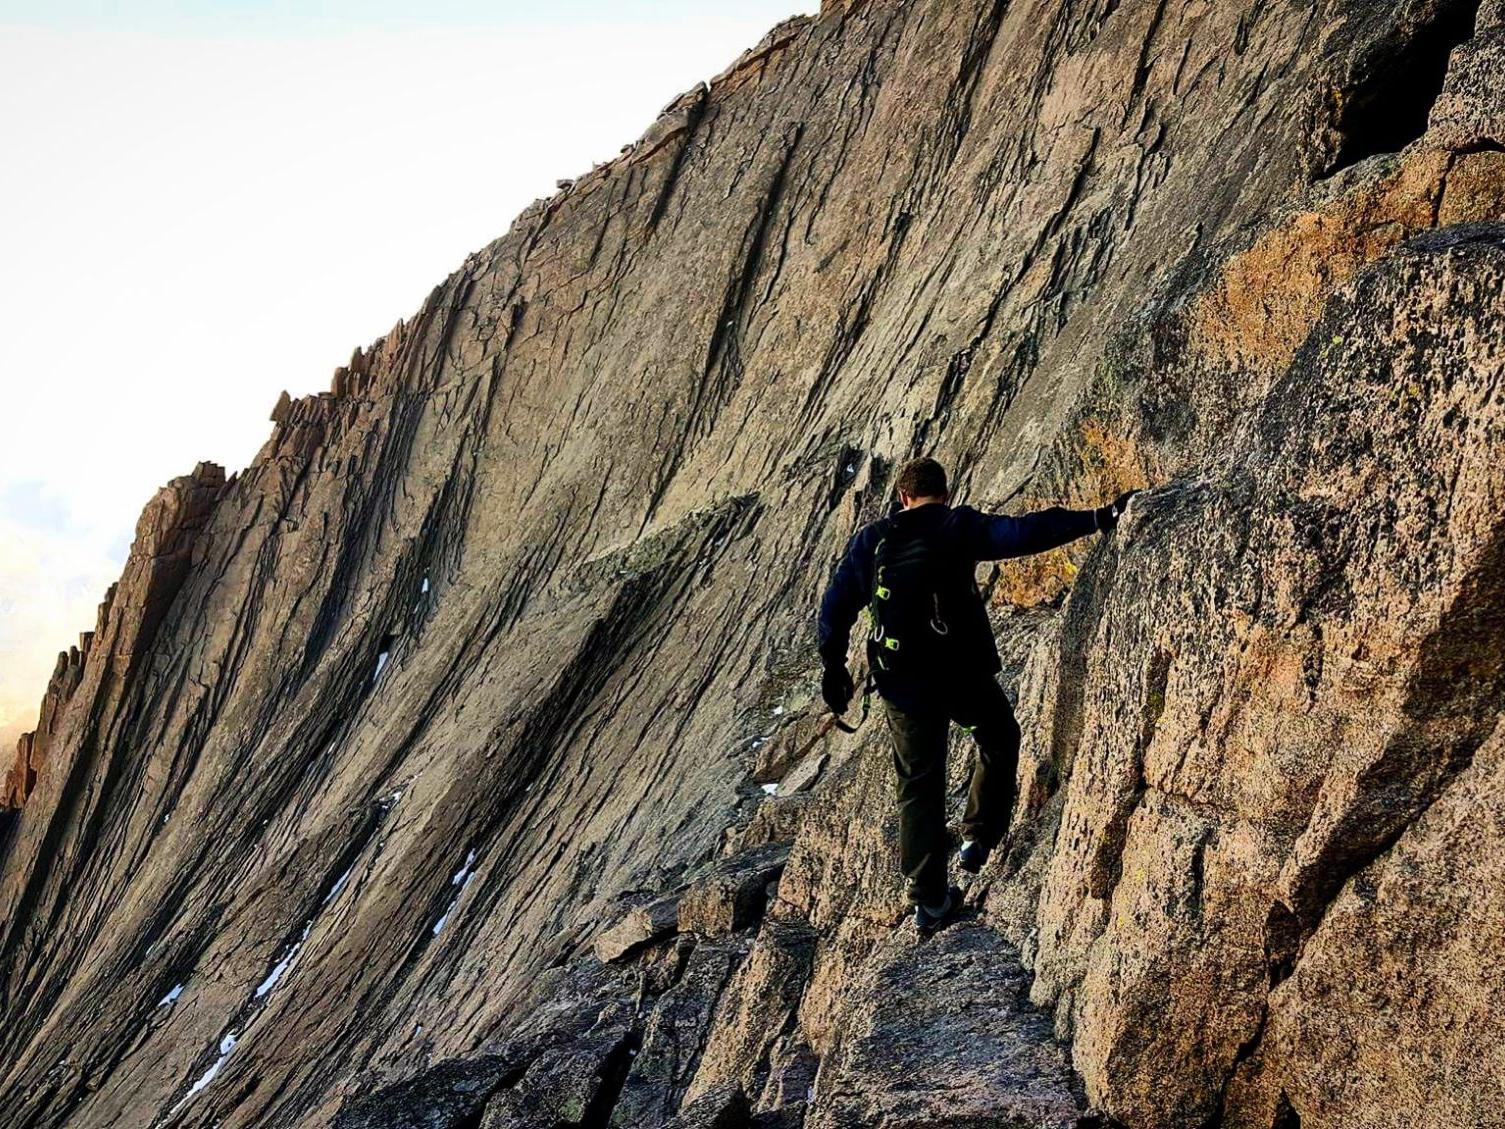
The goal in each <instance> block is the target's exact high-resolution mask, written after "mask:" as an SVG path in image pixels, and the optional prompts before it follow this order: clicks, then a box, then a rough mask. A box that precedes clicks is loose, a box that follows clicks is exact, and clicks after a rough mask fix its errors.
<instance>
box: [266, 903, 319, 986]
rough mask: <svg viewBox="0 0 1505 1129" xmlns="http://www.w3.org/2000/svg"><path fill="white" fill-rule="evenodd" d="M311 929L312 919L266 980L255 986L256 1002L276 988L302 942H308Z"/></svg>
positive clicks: (312, 925)
mask: <svg viewBox="0 0 1505 1129" xmlns="http://www.w3.org/2000/svg"><path fill="white" fill-rule="evenodd" d="M313 927H314V923H313V919H311V918H310V919H309V922H308V924H307V925H305V926H304V927H303V936H301V937H299V938H298V939H297V940H296V941H294V942H293V943H292V944H291V945H289V946H288V948H287V952H286V953H284V954H283V955H282V959H281V960H279V961H278V962H277V964H276V965H275V966H274V967H273V968H272V971H271V972H269V973H268V974H267V978H266V979H265V980H263V981H262V982H261V983H260V984H258V985H257V986H256V998H257V999H258V1000H259V999H261V998H262V997H263V996H265V995H266V994H267V993H268V992H270V991H271V990H272V989H273V988H275V987H277V981H279V980H281V979H282V978H283V976H285V975H286V974H287V970H288V968H289V967H291V965H292V963H293V958H294V957H296V956H297V955H298V950H299V949H301V948H303V942H304V941H307V940H308V934H309V933H310V932H311V931H312V930H313Z"/></svg>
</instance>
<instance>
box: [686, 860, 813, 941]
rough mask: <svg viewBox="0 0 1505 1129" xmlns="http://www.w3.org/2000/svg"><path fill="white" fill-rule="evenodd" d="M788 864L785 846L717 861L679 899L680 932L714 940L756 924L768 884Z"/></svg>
mask: <svg viewBox="0 0 1505 1129" xmlns="http://www.w3.org/2000/svg"><path fill="white" fill-rule="evenodd" d="M788 860H789V845H788V844H787V843H770V844H768V845H767V846H762V847H750V848H748V849H747V850H745V851H742V852H741V853H739V854H735V855H731V856H729V857H727V858H723V859H719V860H717V861H716V862H715V863H714V864H713V865H712V866H711V867H710V868H709V869H708V870H707V871H706V873H704V874H702V875H701V876H700V877H698V878H696V879H695V880H694V881H692V882H691V883H690V886H689V888H688V889H687V890H685V892H684V896H683V897H682V898H681V899H680V902H679V928H680V930H681V932H684V933H701V934H704V935H706V936H710V937H716V936H721V935H723V934H726V933H735V932H736V931H737V930H739V929H745V928H747V927H748V926H749V925H753V924H756V923H757V921H758V919H759V918H760V917H762V916H763V907H764V906H765V905H766V904H767V901H768V886H769V883H771V882H777V881H778V877H779V875H780V874H782V873H783V871H784V864H785V863H786V862H787V861H788Z"/></svg>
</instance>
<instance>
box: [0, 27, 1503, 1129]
mask: <svg viewBox="0 0 1505 1129" xmlns="http://www.w3.org/2000/svg"><path fill="white" fill-rule="evenodd" d="M1502 35H1505V10H1502V8H1501V6H1500V5H1499V4H1498V3H1494V2H1493V0H1491V2H1488V3H1485V4H1482V5H1480V4H1476V3H1472V2H1466V0H1404V2H1402V3H1398V4H1391V5H1372V4H1361V3H1357V2H1351V0H1324V2H1323V3H1320V4H1317V5H1315V6H1314V5H1312V4H1305V3H1302V4H1298V3H1294V2H1291V3H1286V2H1273V3H1261V4H1256V5H1253V6H1250V5H1243V4H1237V3H1232V2H1223V0H1208V2H1205V3H1195V4H1185V5H1180V6H1176V5H1167V4H1164V3H1161V2H1159V0H1123V2H1122V3H1104V4H1065V5H1062V4H1057V3H1048V4H1047V3H1044V2H1041V3H1036V4H1022V5H1021V4H1012V5H1011V4H1001V3H993V2H991V0H967V2H954V0H953V2H946V3H941V2H940V0H928V2H916V3H898V2H888V0H866V2H844V3H828V4H826V5H824V6H823V9H822V12H821V13H820V15H819V16H818V17H816V18H812V19H798V20H794V21H790V22H788V23H786V24H784V25H781V26H780V27H779V28H777V29H775V31H774V32H772V33H771V34H770V36H769V37H768V38H767V39H765V40H764V42H763V43H762V44H760V45H758V46H757V47H756V48H754V49H753V50H752V51H751V52H749V53H748V54H747V55H745V56H744V57H743V59H741V60H739V61H738V62H737V63H735V64H734V65H733V66H732V67H731V68H730V69H729V70H728V71H726V72H724V73H723V74H722V75H720V76H718V78H717V79H715V80H713V81H712V82H711V83H710V84H708V85H707V86H705V87H703V88H697V89H696V90H694V91H691V92H690V93H689V94H687V95H685V96H684V97H682V98H681V99H679V100H677V101H676V102H675V103H674V104H673V105H672V106H671V107H669V109H668V110H667V111H666V112H665V115H664V117H663V118H662V119H661V120H660V121H659V122H658V123H656V124H655V125H654V126H653V127H652V128H651V129H650V131H649V133H648V134H647V135H646V136H645V137H644V139H643V140H642V141H640V142H638V143H637V144H636V145H633V146H629V147H628V148H627V149H626V150H625V151H624V152H623V154H622V156H621V157H620V158H619V159H618V160H616V161H613V162H611V163H609V164H606V165H603V166H600V167H598V168H596V169H594V170H592V171H590V172H589V173H587V174H586V175H584V176H582V177H579V178H577V179H575V180H573V181H571V182H568V186H567V187H566V188H564V189H563V190H562V191H561V192H560V193H559V194H558V195H556V196H555V197H553V198H551V199H550V200H547V201H541V202H539V203H538V204H536V205H534V206H533V207H531V208H529V209H528V210H527V211H525V212H524V214H523V215H522V216H520V217H519V218H518V220H517V221H516V223H515V224H514V225H513V228H512V230H511V231H510V232H509V233H508V234H507V235H506V236H504V237H503V238H502V239H501V240H499V241H498V242H496V243H494V244H492V245H491V246H489V247H487V248H485V249H483V250H482V251H480V252H478V253H477V254H475V255H473V256H471V258H470V259H468V260H467V261H466V262H465V263H464V264H463V265H462V267H461V269H460V270H459V271H457V272H456V273H455V274H454V275H453V276H451V278H449V279H448V280H446V281H445V282H444V283H443V284H442V285H441V286H440V287H438V288H437V289H436V290H435V291H434V292H433V294H432V295H430V297H429V299H428V300H427V302H425V304H424V306H423V308H422V309H421V310H420V311H419V312H418V313H417V314H416V315H415V316H414V317H413V318H412V319H410V320H408V321H406V322H404V323H402V324H400V325H399V326H397V327H396V328H394V330H393V331H392V332H391V333H389V334H388V335H387V336H386V337H385V338H383V339H382V340H380V341H378V342H377V343H375V344H374V345H373V346H371V347H370V348H368V349H364V350H361V351H358V352H357V353H356V355H355V356H354V357H352V359H351V361H350V363H349V364H348V365H346V366H344V367H343V368H342V369H340V370H339V371H338V372H337V374H336V376H335V379H334V383H333V387H332V388H331V390H330V392H329V393H326V394H323V395H320V396H315V397H307V398H304V399H300V400H296V401H295V400H292V399H290V398H287V397H284V398H283V399H282V400H280V401H279V403H278V404H277V405H276V407H275V408H274V410H273V429H272V434H271V437H270V438H269V439H268V441H267V444H266V445H265V447H264V448H263V449H262V451H261V452H260V454H259V455H258V456H257V458H256V459H255V460H254V461H253V463H252V464H251V466H250V467H248V468H247V469H246V470H245V471H244V472H243V473H241V474H240V475H238V476H236V477H234V478H232V479H230V480H226V479H225V478H224V476H223V475H222V474H220V473H219V472H218V471H217V470H216V469H214V468H209V467H201V468H199V470H198V471H197V472H196V473H195V474H194V475H193V476H191V477H189V478H185V479H180V480H178V481H177V482H175V483H173V484H172V485H171V486H169V487H168V488H167V490H165V491H164V492H163V493H162V494H161V495H159V496H158V498H157V499H156V500H154V502H153V503H152V504H151V506H149V507H148V510H147V513H146V516H144V517H143V520H142V525H141V527H140V528H139V529H138V537H137V542H136V546H135V548H134V549H133V552H132V556H131V559H130V562H129V563H128V565H127V567H126V570H125V573H124V575H123V576H122V579H121V582H120V584H119V585H118V587H117V589H116V590H115V592H114V594H113V596H112V598H111V599H110V600H109V601H108V602H107V605H106V608H105V610H104V611H103V612H102V614H101V619H100V623H99V625H98V626H97V628H96V630H95V632H94V634H93V638H92V640H91V641H90V642H89V643H88V645H87V647H86V648H80V652H79V659H78V662H77V664H73V663H72V662H71V660H70V661H69V662H68V663H65V664H64V666H65V668H66V670H67V671H68V674H67V676H66V677H65V678H64V679H63V680H62V681H61V682H55V683H54V686H53V688H52V690H50V691H49V697H48V703H49V704H48V705H47V706H45V707H44V714H43V718H42V724H41V726H40V728H39V730H38V736H37V737H35V738H33V739H32V741H31V742H30V744H29V745H27V746H25V748H26V752H25V755H24V763H23V764H22V765H20V766H18V769H19V777H13V778H12V783H11V784H10V785H9V792H10V798H11V799H12V800H24V806H23V807H21V809H20V811H19V812H17V813H11V814H10V815H9V818H8V819H7V820H6V822H4V823H0V1014H3V1022H0V1092H3V1093H5V1094H6V1096H7V1103H6V1114H5V1118H6V1119H8V1120H9V1121H11V1122H14V1123H15V1124H17V1125H35V1126H51V1125H64V1124H66V1125H69V1126H79V1127H88V1126H94V1125H110V1124H122V1125H154V1126H195V1125H204V1126H207V1125H215V1124H218V1125H223V1126H226V1127H230V1126H249V1125H258V1126H262V1125H268V1126H271V1125H331V1124H339V1125H344V1126H349V1127H364V1129H376V1127H382V1126H417V1125H422V1126H451V1127H463V1126H467V1125H469V1126H474V1125H489V1126H511V1125H555V1126H564V1125H581V1126H606V1125H614V1126H619V1127H629V1126H632V1127H636V1126H641V1127H645V1129H646V1127H649V1126H655V1127H656V1126H661V1125H664V1124H679V1125H685V1126H690V1125H716V1126H742V1125H747V1126H759V1127H765V1129H766V1127H772V1126H788V1127H795V1126H801V1125H808V1126H811V1127H812V1129H813V1127H816V1126H824V1127H832V1126H841V1125H854V1126H855V1125H867V1124H877V1125H891V1126H900V1125H916V1126H917V1125H927V1126H935V1125H956V1126H974V1127H975V1126H984V1125H1021V1124H1024V1125H1039V1126H1060V1125H1072V1124H1077V1125H1084V1126H1085V1125H1094V1124H1095V1125H1108V1124H1115V1123H1116V1124H1122V1125H1126V1126H1135V1127H1139V1126H1144V1127H1159V1126H1171V1127H1182V1126H1184V1127H1186V1129H1202V1127H1204V1126H1214V1125H1221V1126H1253V1127H1258V1129H1269V1127H1278V1129H1291V1127H1292V1126H1296V1125H1301V1126H1304V1127H1305V1129H1313V1127H1317V1126H1340V1125H1341V1126H1347V1125H1356V1124H1357V1125H1373V1126H1389V1125H1396V1126H1399V1125H1426V1126H1444V1125H1448V1126H1450V1125H1454V1124H1470V1125H1484V1126H1489V1125H1501V1124H1505V1120H1502V1109H1505V1106H1502V1105H1501V1103H1500V1102H1499V1100H1498V1098H1499V1090H1500V1086H1499V1078H1500V1072H1501V1070H1502V1063H1501V1061H1500V1058H1499V1053H1498V1051H1497V1048H1496V1044H1497V1042H1498V1040H1496V1039H1493V1038H1490V1037H1489V1035H1490V1033H1491V1032H1493V1031H1495V1030H1497V1029H1498V1028H1499V1026H1500V1024H1501V1019H1502V1017H1501V1015H1500V1014H1499V1008H1500V1005H1499V1000H1498V992H1497V991H1496V990H1495V986H1496V985H1497V984H1498V983H1499V982H1500V981H1501V979H1502V977H1505V936H1502V933H1501V927H1500V922H1501V920H1502V918H1501V913H1500V910H1501V906H1500V905H1499V900H1498V897H1497V893H1498V890H1499V889H1500V888H1501V887H1502V885H1505V884H1502V882H1501V871H1500V863H1499V862H1498V858H1499V854H1500V852H1499V851H1498V850H1496V849H1494V847H1495V843H1496V841H1497V840H1498V839H1499V838H1500V835H1499V832H1500V830H1501V818H1502V811H1505V803H1502V800H1501V796H1500V789H1499V787H1498V781H1497V779H1496V776H1497V775H1498V761H1499V749H1500V736H1499V732H1500V721H1501V707H1500V702H1501V700H1502V698H1501V690H1502V689H1505V687H1502V685H1501V680H1502V677H1505V673H1502V660H1501V654H1502V652H1501V649H1500V647H1499V643H1498V640H1499V639H1500V638H1501V636H1502V630H1505V591H1502V588H1501V579H1500V578H1501V576H1502V575H1505V571H1502V568H1501V564H1502V560H1501V552H1502V550H1501V546H1502V544H1505V517H1502V515H1505V469H1502V468H1505V459H1502V457H1501V455H1502V447H1505V435H1502V429H1505V388H1502V382H1501V374H1502V372H1505V308H1502V298H1501V295H1502V293H1505V288H1502V284H1505V164H1502V161H1501V156H1502V154H1501V152H1500V150H1501V148H1502V147H1505V134H1502V132H1501V125H1500V123H1501V121H1502V117H1505V102H1502V101H1501V97H1502V96H1501V93H1500V92H1501V91H1502V90H1505V83H1502V82H1499V81H1492V79H1497V78H1499V77H1500V75H1499V66H1500V63H1499V59H1500V43H1501V36H1502ZM921 450H924V451H931V452H934V453H935V454H937V455H938V457H940V458H942V459H943V460H945V461H946V462H947V463H948V464H949V465H950V466H951V467H952V468H953V470H954V472H955V474H954V478H955V480H956V485H957V488H958V491H959V493H960V494H961V495H962V496H963V498H964V499H965V500H967V501H968V502H971V503H973V504H976V505H979V506H983V507H995V508H1003V509H1022V508H1027V507H1029V506H1032V505H1037V504H1044V503H1047V502H1065V503H1079V504H1081V503H1087V502H1097V501H1099V500H1101V499H1103V498H1104V497H1108V496H1111V495H1112V494H1113V493H1115V492H1116V491H1118V490H1120V489H1124V488H1127V487H1131V486H1146V487H1148V488H1149V489H1147V490H1146V492H1145V493H1144V494H1143V495H1142V496H1141V498H1140V499H1139V501H1138V502H1136V504H1135V507H1134V511H1133V512H1132V514H1131V516H1130V518H1129V519H1128V520H1127V521H1125V523H1124V524H1122V525H1121V526H1120V528H1119V530H1118V531H1117V532H1116V533H1115V534H1114V535H1113V536H1112V537H1109V538H1099V539H1093V540H1090V541H1084V542H1080V543H1077V544H1075V545H1072V546H1069V547H1068V548H1066V549H1064V550H1061V551H1058V552H1056V553H1052V554H1047V555H1045V556H1043V557H1040V558H1037V559H1033V560H1030V561H1026V562H1005V563H1001V564H999V565H997V566H994V567H991V568H987V569H984V570H982V573H981V575H980V577H979V579H980V580H981V581H982V582H983V583H984V585H985V588H986V591H987V593H988V595H989V599H990V601H991V604H992V608H993V611H994V615H995V628H996V630H997V633H998V636H999V639H1000V644H1001V647H1002V650H1003V651H1004V654H1005V667H1006V670H1005V673H1004V680H1005V683H1006V684H1007V686H1008V688H1009V690H1010V692H1011V693H1012V694H1014V696H1015V697H1016V699H1017V701H1018V712H1019V715H1020V720H1021V723H1022V725H1023V729H1024V732H1025V747H1024V750H1023V753H1022V757H1021V765H1020V774H1019V783H1020V798H1019V803H1018V806H1017V810H1016V812H1015V817H1014V826H1015V831H1014V834H1013V837H1012V839H1011V840H1010V842H1009V843H1008V844H1007V845H1006V846H1005V848H1004V849H1002V850H1000V851H998V852H995V854H994V857H993V860H992V862H991V863H990V865H989V867H988V868H987V869H986V870H985V871H984V873H983V874H982V875H980V876H979V877H978V878H977V879H976V880H975V881H972V882H970V883H969V884H968V889H967V897H968V911H967V915H966V917H965V918H964V920H962V921H961V922H959V923H958V924H957V925H956V926H954V927H953V928H951V929H950V930H947V931H945V932H943V933H941V934H940V935H939V936H938V937H936V938H934V939H932V940H930V941H928V942H924V943H921V942H920V941H919V939H918V938H917V937H916V936H915V935H914V933H913V931H912V927H911V926H909V925H908V924H906V923H905V922H904V918H903V907H902V905H901V904H900V902H899V900H898V895H899V891H900V888H901V887H900V883H899V880H898V875H897V874H896V871H895V866H894V862H893V837H894V823H893V821H894V816H893V810H892V799H891V787H892V784H891V779H890V771H891V770H890V768H889V764H888V759H887V756H888V754H887V750H886V737H885V733H884V730H883V722H882V720H881V717H880V716H878V715H877V714H874V715H873V716H871V717H870V718H868V719H867V720H866V721H865V723H864V724H863V725H862V726H861V728H860V729H859V732H858V733H857V735H856V736H853V737H849V736H846V735H844V734H841V733H837V732H833V731H832V730H831V729H830V728H829V727H828V726H826V725H825V724H824V723H823V722H822V721H821V720H820V713H819V709H818V706H817V704H816V699H817V689H818V688H817V679H816V674H817V672H816V670H815V668H814V665H813V658H812V652H811V645H810V638H809V619H810V613H811V609H812V607H813V605H814V602H815V600H816V598H817V596H818V593H819V590H820V587H821V585H822V584H823V582H824V580H825V578H826V575H827V572H828V569H829V567H830V564H831V562H832V561H833V560H834V558H835V557H836V555H837V554H838V553H839V552H840V550H841V548H842V546H843V545H844V543H845V541H846V539H847V538H848V537H849V536H850V534H851V533H852V531H853V530H854V528H856V527H857V525H859V524H860V523H861V522H863V521H865V520H867V519H869V518H871V517H872V516H873V515H875V514H876V513H878V512H879V511H880V509H881V508H882V506H883V505H884V502H885V498H886V495H887V492H888V488H889V480H890V477H891V474H892V468H893V467H894V466H895V465H896V463H897V462H899V461H900V460H902V459H903V458H905V457H906V456H908V455H910V454H912V453H914V452H916V451H921ZM75 665H76V667H77V669H76V671H75V669H74V668H75ZM966 752H967V747H966V744H965V742H964V741H961V740H960V739H959V740H958V744H957V746H956V753H957V755H956V756H955V758H954V764H953V766H952V769H953V772H954V773H955V774H956V777H957V782H958V783H959V782H960V778H961V773H962V772H963V771H964V769H965V767H966V765H965V761H966ZM17 779H19V780H20V787H19V789H18V788H17V785H16V783H15V781H16V780H17Z"/></svg>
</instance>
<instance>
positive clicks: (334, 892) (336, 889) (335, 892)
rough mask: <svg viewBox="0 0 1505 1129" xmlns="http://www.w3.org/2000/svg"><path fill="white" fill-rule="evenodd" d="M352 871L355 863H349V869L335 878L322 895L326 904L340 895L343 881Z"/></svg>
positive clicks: (343, 887)
mask: <svg viewBox="0 0 1505 1129" xmlns="http://www.w3.org/2000/svg"><path fill="white" fill-rule="evenodd" d="M354 873H355V863H351V864H350V869H349V870H347V871H345V873H344V874H342V875H340V876H339V878H337V879H335V883H334V886H333V888H331V889H330V891H329V893H327V894H325V895H324V904H325V905H326V906H327V905H328V904H329V903H330V902H332V901H334V900H335V899H336V898H338V897H339V896H340V894H341V892H342V891H343V890H344V889H345V883H347V882H349V881H350V876H351V875H352V874H354ZM304 936H307V934H306V933H305V934H304Z"/></svg>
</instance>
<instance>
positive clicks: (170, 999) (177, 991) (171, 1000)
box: [157, 984, 183, 1007]
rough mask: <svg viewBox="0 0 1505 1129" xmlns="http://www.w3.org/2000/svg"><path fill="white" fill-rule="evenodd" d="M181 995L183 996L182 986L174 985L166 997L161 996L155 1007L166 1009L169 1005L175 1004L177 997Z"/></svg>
mask: <svg viewBox="0 0 1505 1129" xmlns="http://www.w3.org/2000/svg"><path fill="white" fill-rule="evenodd" d="M182 994H183V985H182V984H176V985H174V986H173V990H172V991H171V992H168V993H167V995H165V996H163V997H162V998H161V999H160V1000H159V1001H157V1006H158V1007H167V1006H168V1005H169V1004H175V1003H177V1002H178V997H179V996H181V995H182Z"/></svg>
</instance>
